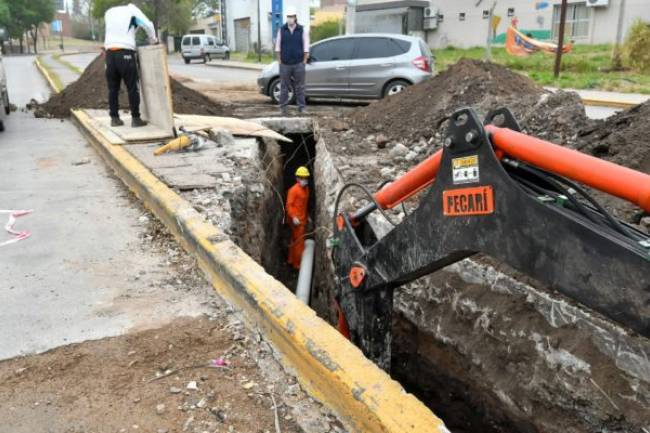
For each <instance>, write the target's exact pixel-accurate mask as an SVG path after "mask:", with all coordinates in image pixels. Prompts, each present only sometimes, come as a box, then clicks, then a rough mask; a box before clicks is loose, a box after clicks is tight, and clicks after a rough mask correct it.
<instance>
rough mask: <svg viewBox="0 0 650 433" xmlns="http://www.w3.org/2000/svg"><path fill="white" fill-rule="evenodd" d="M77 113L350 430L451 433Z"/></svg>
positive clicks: (223, 290) (125, 176) (99, 146)
mask: <svg viewBox="0 0 650 433" xmlns="http://www.w3.org/2000/svg"><path fill="white" fill-rule="evenodd" d="M72 115H73V118H74V119H75V120H76V122H77V123H78V125H79V126H80V129H81V130H82V132H83V133H84V134H85V135H86V136H87V137H88V138H89V139H90V142H91V144H92V145H93V146H94V147H95V149H96V150H97V151H98V152H99V154H100V155H101V156H102V157H103V158H104V159H105V160H106V162H107V163H108V164H109V165H110V166H111V167H112V168H113V170H114V171H115V173H116V174H117V175H118V177H120V178H121V179H122V181H123V182H124V183H125V184H126V185H127V186H128V187H129V188H130V189H131V190H132V191H133V192H134V193H135V194H136V195H137V196H138V197H139V198H140V200H142V202H143V203H144V204H145V206H147V207H148V208H149V209H150V210H151V211H152V212H153V213H154V214H155V215H156V216H157V218H158V219H159V220H160V221H162V222H163V223H164V224H165V225H166V226H167V228H168V229H169V230H170V231H171V232H172V234H173V235H174V236H175V237H176V238H177V239H178V241H179V242H180V243H181V245H182V246H183V247H184V248H185V249H186V250H187V251H188V252H189V253H191V254H193V255H194V256H195V257H196V258H197V260H198V262H199V265H200V266H201V268H202V270H203V271H204V272H205V273H206V275H207V276H208V278H209V279H210V281H211V283H212V285H213V286H214V287H215V289H216V290H217V291H218V292H219V294H220V295H221V296H222V297H224V298H226V299H227V300H228V301H230V302H232V303H233V304H236V305H237V306H238V307H239V308H241V309H242V310H243V311H244V313H245V315H246V317H247V320H249V321H250V322H251V323H252V324H254V325H256V326H258V327H259V328H260V329H261V331H262V332H263V333H264V335H265V336H266V337H267V338H268V339H269V340H270V341H272V342H273V344H274V346H275V348H276V349H277V350H278V352H279V353H280V355H281V356H282V358H283V359H282V361H283V363H284V364H285V365H286V366H288V367H290V368H292V369H293V370H294V372H295V373H296V375H297V377H298V379H299V380H300V383H301V384H302V385H303V386H304V387H305V389H306V390H307V391H308V392H309V393H310V394H311V395H313V396H314V397H315V398H317V399H318V400H320V401H321V402H322V403H323V404H325V405H326V406H328V407H329V408H330V409H332V410H333V411H334V412H335V413H336V414H337V415H338V416H339V418H340V419H341V421H343V422H344V423H345V424H346V426H347V427H348V428H349V429H351V431H354V432H360V433H367V432H385V433H398V432H409V433H415V432H417V433H428V432H431V433H448V430H447V429H446V428H445V426H444V424H443V423H442V421H441V420H440V419H438V418H437V417H436V416H435V415H434V414H433V413H432V412H431V411H430V410H429V409H428V408H427V407H425V406H424V405H423V404H422V403H421V402H420V401H419V400H417V399H416V398H415V397H414V396H412V395H411V394H407V393H406V392H405V391H404V389H403V388H402V387H401V386H400V385H399V384H398V383H397V382H395V381H393V380H392V379H391V378H390V377H389V376H388V375H387V374H386V373H385V372H384V371H382V370H380V369H379V368H378V367H377V366H376V365H375V364H373V363H372V362H370V361H369V360H368V359H367V358H365V357H364V356H363V354H362V353H361V351H360V350H359V349H357V348H356V347H355V346H354V345H353V344H351V343H350V342H349V341H348V340H346V339H345V338H343V337H342V336H341V335H340V334H339V333H338V332H337V331H336V330H335V329H334V328H332V327H331V326H330V325H329V324H327V323H326V322H325V321H323V320H322V319H320V318H319V317H317V316H316V314H315V313H314V312H313V311H312V310H311V309H310V308H309V307H307V306H306V305H304V304H303V303H302V302H300V301H299V300H298V299H297V298H296V297H295V296H294V295H293V293H291V292H290V291H289V290H288V289H287V288H286V287H285V286H283V285H282V284H281V283H280V282H278V281H277V280H275V279H274V278H273V277H271V276H270V275H269V274H267V273H266V272H265V271H264V269H263V268H262V267H261V266H260V265H259V264H258V263H256V262H255V261H254V260H253V259H251V258H250V257H249V256H248V255H246V253H244V252H243V251H242V250H241V249H240V248H239V247H237V246H236V245H235V244H234V243H233V242H231V241H230V240H229V238H228V237H227V236H226V235H224V234H223V233H222V232H221V231H219V230H218V229H217V228H216V227H214V226H213V225H212V224H209V223H207V222H205V221H204V219H203V217H202V216H201V215H200V214H199V213H198V212H197V211H196V210H195V209H194V208H193V207H192V206H191V205H190V204H189V203H188V202H186V201H185V200H184V199H183V198H181V197H180V196H179V195H178V194H176V193H175V192H173V191H172V190H171V189H169V188H168V187H167V186H166V185H165V184H163V183H162V182H161V181H160V180H159V179H158V178H156V177H155V176H154V175H153V174H152V173H151V172H150V171H149V170H148V169H147V168H146V167H145V166H144V165H142V163H140V161H138V160H137V159H136V158H135V157H134V156H133V155H131V153H129V151H128V150H127V149H126V148H124V147H122V146H116V145H112V144H110V143H108V142H107V141H106V140H105V139H104V137H103V136H101V135H100V134H99V133H98V132H97V131H96V130H95V129H94V128H93V126H92V120H91V119H90V118H89V116H88V115H87V114H86V113H85V112H84V111H83V110H73V111H72Z"/></svg>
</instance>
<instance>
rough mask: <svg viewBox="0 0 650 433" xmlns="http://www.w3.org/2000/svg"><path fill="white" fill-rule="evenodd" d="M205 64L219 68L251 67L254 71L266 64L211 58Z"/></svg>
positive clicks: (259, 69)
mask: <svg viewBox="0 0 650 433" xmlns="http://www.w3.org/2000/svg"><path fill="white" fill-rule="evenodd" d="M206 65H207V66H216V67H220V68H232V69H251V70H254V71H261V70H262V69H264V68H265V67H266V66H267V65H260V64H258V63H244V62H232V61H229V60H223V61H220V60H211V61H209V62H208V63H206Z"/></svg>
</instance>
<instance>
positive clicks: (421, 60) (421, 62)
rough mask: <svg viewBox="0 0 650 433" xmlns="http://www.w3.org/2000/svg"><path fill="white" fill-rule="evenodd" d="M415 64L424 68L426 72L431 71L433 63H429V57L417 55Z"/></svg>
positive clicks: (419, 67)
mask: <svg viewBox="0 0 650 433" xmlns="http://www.w3.org/2000/svg"><path fill="white" fill-rule="evenodd" d="M413 66H415V67H416V68H418V69H421V70H423V71H424V72H431V65H430V64H429V59H427V58H426V57H425V56H419V57H416V58H415V59H414V60H413Z"/></svg>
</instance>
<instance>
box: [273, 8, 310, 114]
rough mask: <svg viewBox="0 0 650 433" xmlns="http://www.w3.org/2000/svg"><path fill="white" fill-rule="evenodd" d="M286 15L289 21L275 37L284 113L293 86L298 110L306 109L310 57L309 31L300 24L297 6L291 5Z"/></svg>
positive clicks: (284, 112) (281, 103) (281, 108)
mask: <svg viewBox="0 0 650 433" xmlns="http://www.w3.org/2000/svg"><path fill="white" fill-rule="evenodd" d="M286 15H287V22H286V23H285V24H284V25H283V26H282V27H280V29H278V34H277V36H276V39H275V51H276V52H277V53H278V54H279V58H280V110H282V114H284V115H286V114H287V106H288V105H289V89H290V88H291V87H293V90H294V92H295V94H296V102H297V103H298V112H300V113H303V112H304V111H305V65H306V64H307V60H308V59H309V32H308V31H307V29H305V28H304V27H303V26H301V25H300V24H298V19H297V13H296V8H295V7H292V6H289V7H288V8H287V13H286ZM292 80H293V83H292Z"/></svg>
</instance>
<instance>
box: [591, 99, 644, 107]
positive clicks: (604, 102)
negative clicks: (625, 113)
mask: <svg viewBox="0 0 650 433" xmlns="http://www.w3.org/2000/svg"><path fill="white" fill-rule="evenodd" d="M581 99H582V103H583V104H584V105H591V106H596V107H609V108H624V109H625V108H631V107H634V106H635V105H638V104H636V103H634V102H629V101H620V100H613V99H600V98H581Z"/></svg>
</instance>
